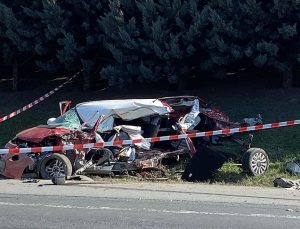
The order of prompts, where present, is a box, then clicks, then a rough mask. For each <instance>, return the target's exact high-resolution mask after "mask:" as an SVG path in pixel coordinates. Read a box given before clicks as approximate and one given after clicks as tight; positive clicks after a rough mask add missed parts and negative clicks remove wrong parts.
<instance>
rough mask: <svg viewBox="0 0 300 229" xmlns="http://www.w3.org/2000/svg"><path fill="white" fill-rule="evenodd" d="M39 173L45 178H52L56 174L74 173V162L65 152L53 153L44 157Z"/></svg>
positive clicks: (68, 174) (67, 174)
mask: <svg viewBox="0 0 300 229" xmlns="http://www.w3.org/2000/svg"><path fill="white" fill-rule="evenodd" d="M39 173H40V175H41V177H42V178H43V179H47V180H49V179H50V180H51V179H52V178H53V177H54V176H61V175H65V177H66V178H67V177H68V176H71V175H72V164H71V162H70V160H69V159H68V158H67V157H66V156H65V155H63V154H60V153H53V154H51V155H50V156H46V157H45V158H44V159H42V161H41V163H40V166H39Z"/></svg>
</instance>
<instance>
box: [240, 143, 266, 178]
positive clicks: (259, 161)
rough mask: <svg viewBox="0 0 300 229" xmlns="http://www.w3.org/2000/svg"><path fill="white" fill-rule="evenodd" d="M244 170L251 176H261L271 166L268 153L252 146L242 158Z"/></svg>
mask: <svg viewBox="0 0 300 229" xmlns="http://www.w3.org/2000/svg"><path fill="white" fill-rule="evenodd" d="M242 167H243V171H244V172H245V173H247V174H248V175H251V176H261V175H263V174H265V173H266V172H267V170H268V168H269V157H268V154H267V153H266V152H265V151H264V150H263V149H260V148H250V149H248V150H247V151H246V153H245V154H244V155H243V158H242Z"/></svg>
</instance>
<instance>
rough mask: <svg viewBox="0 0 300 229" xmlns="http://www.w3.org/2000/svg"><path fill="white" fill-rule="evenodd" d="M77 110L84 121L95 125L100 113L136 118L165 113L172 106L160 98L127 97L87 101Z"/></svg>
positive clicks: (126, 118)
mask: <svg viewBox="0 0 300 229" xmlns="http://www.w3.org/2000/svg"><path fill="white" fill-rule="evenodd" d="M76 110H77V113H78V115H79V116H80V118H81V119H82V121H83V122H87V123H88V124H89V125H90V126H93V125H94V124H95V123H96V121H97V119H98V118H99V116H100V115H105V117H110V116H112V117H118V118H121V119H123V120H127V121H130V120H134V119H138V118H143V117H147V116H151V115H165V114H168V113H170V111H171V110H170V108H169V107H168V106H164V105H163V103H162V102H161V101H160V100H159V99H125V100H102V101H92V102H85V103H80V104H77V105H76Z"/></svg>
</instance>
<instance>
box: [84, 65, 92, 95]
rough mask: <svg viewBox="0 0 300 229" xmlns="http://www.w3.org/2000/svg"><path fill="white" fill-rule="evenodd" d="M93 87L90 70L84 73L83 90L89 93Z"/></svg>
mask: <svg viewBox="0 0 300 229" xmlns="http://www.w3.org/2000/svg"><path fill="white" fill-rule="evenodd" d="M90 87H91V82H90V72H89V71H88V70H84V71H83V90H84V91H87V90H89V89H90Z"/></svg>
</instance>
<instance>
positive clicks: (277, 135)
mask: <svg viewBox="0 0 300 229" xmlns="http://www.w3.org/2000/svg"><path fill="white" fill-rule="evenodd" d="M62 82H63V81H54V82H49V83H47V84H43V85H41V86H39V87H38V88H36V89H33V90H26V91H20V92H16V93H12V92H9V91H0V116H3V115H6V114H9V113H10V112H12V111H14V110H16V109H18V108H20V107H22V106H24V105H26V104H28V103H29V102H32V101H33V100H34V99H36V98H38V97H39V96H41V95H43V94H44V93H46V92H48V91H49V90H51V89H53V88H54V87H56V86H57V85H58V84H59V83H62ZM0 86H1V85H0ZM171 95H197V96H199V97H202V98H205V99H206V100H207V102H212V104H213V105H215V106H218V107H219V108H220V109H221V110H223V111H225V112H226V113H227V114H228V115H229V116H230V117H231V119H232V120H233V121H239V120H241V119H242V118H245V117H251V116H252V117H254V116H256V114H258V113H260V114H262V116H263V118H264V123H269V122H278V121H286V120H294V119H300V89H292V90H290V91H288V92H283V91H282V90H281V89H271V88H262V87H259V86H252V87H249V86H244V87H235V85H223V86H218V85H216V86H215V87H213V88H212V87H210V88H200V89H199V90H187V91H166V90H153V89H145V88H134V89H127V90H119V89H103V90H98V91H90V92H83V91H82V90H81V84H80V82H75V83H73V84H72V85H67V86H65V87H64V88H63V89H61V90H60V91H59V92H57V93H56V94H55V95H52V96H51V97H49V98H48V99H47V100H46V101H44V102H42V103H41V104H39V105H37V106H36V107H34V108H32V109H30V110H29V111H26V112H24V113H22V114H20V115H18V116H17V117H14V118H12V119H10V120H8V121H6V122H3V123H0V146H4V145H5V143H6V142H7V141H8V140H9V139H11V138H13V137H14V136H15V135H16V134H17V133H18V132H20V131H21V130H24V129H26V128H30V127H33V126H36V125H39V124H45V123H46V121H47V119H48V118H50V117H57V116H58V115H59V108H58V102H59V101H62V100H72V101H73V103H72V104H73V105H74V104H76V103H79V102H84V101H91V100H103V99H125V98H153V97H163V96H171ZM243 137H244V138H246V137H247V134H243ZM253 146H254V147H260V148H263V149H264V150H266V152H267V153H268V155H269V157H270V159H271V162H273V163H275V165H272V166H271V167H270V170H269V172H268V174H267V175H266V176H263V177H248V176H245V175H243V174H242V173H241V170H240V168H239V167H237V166H235V165H233V164H232V163H226V164H225V165H224V166H223V168H222V169H221V170H220V171H219V172H218V173H217V174H216V177H215V179H214V181H213V182H217V183H234V184H241V185H264V186H271V185H272V182H273V180H274V179H275V178H276V177H280V176H282V177H289V178H298V179H299V177H294V176H289V175H288V174H286V173H284V167H285V164H286V163H287V162H288V161H290V160H292V159H294V158H297V157H300V126H293V127H284V128H278V129H272V130H263V131H259V132H255V133H254V140H253ZM220 150H222V148H220ZM223 150H226V151H228V152H233V153H236V154H238V153H239V149H238V148H235V147H233V146H231V145H230V144H229V145H224V146H223Z"/></svg>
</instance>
